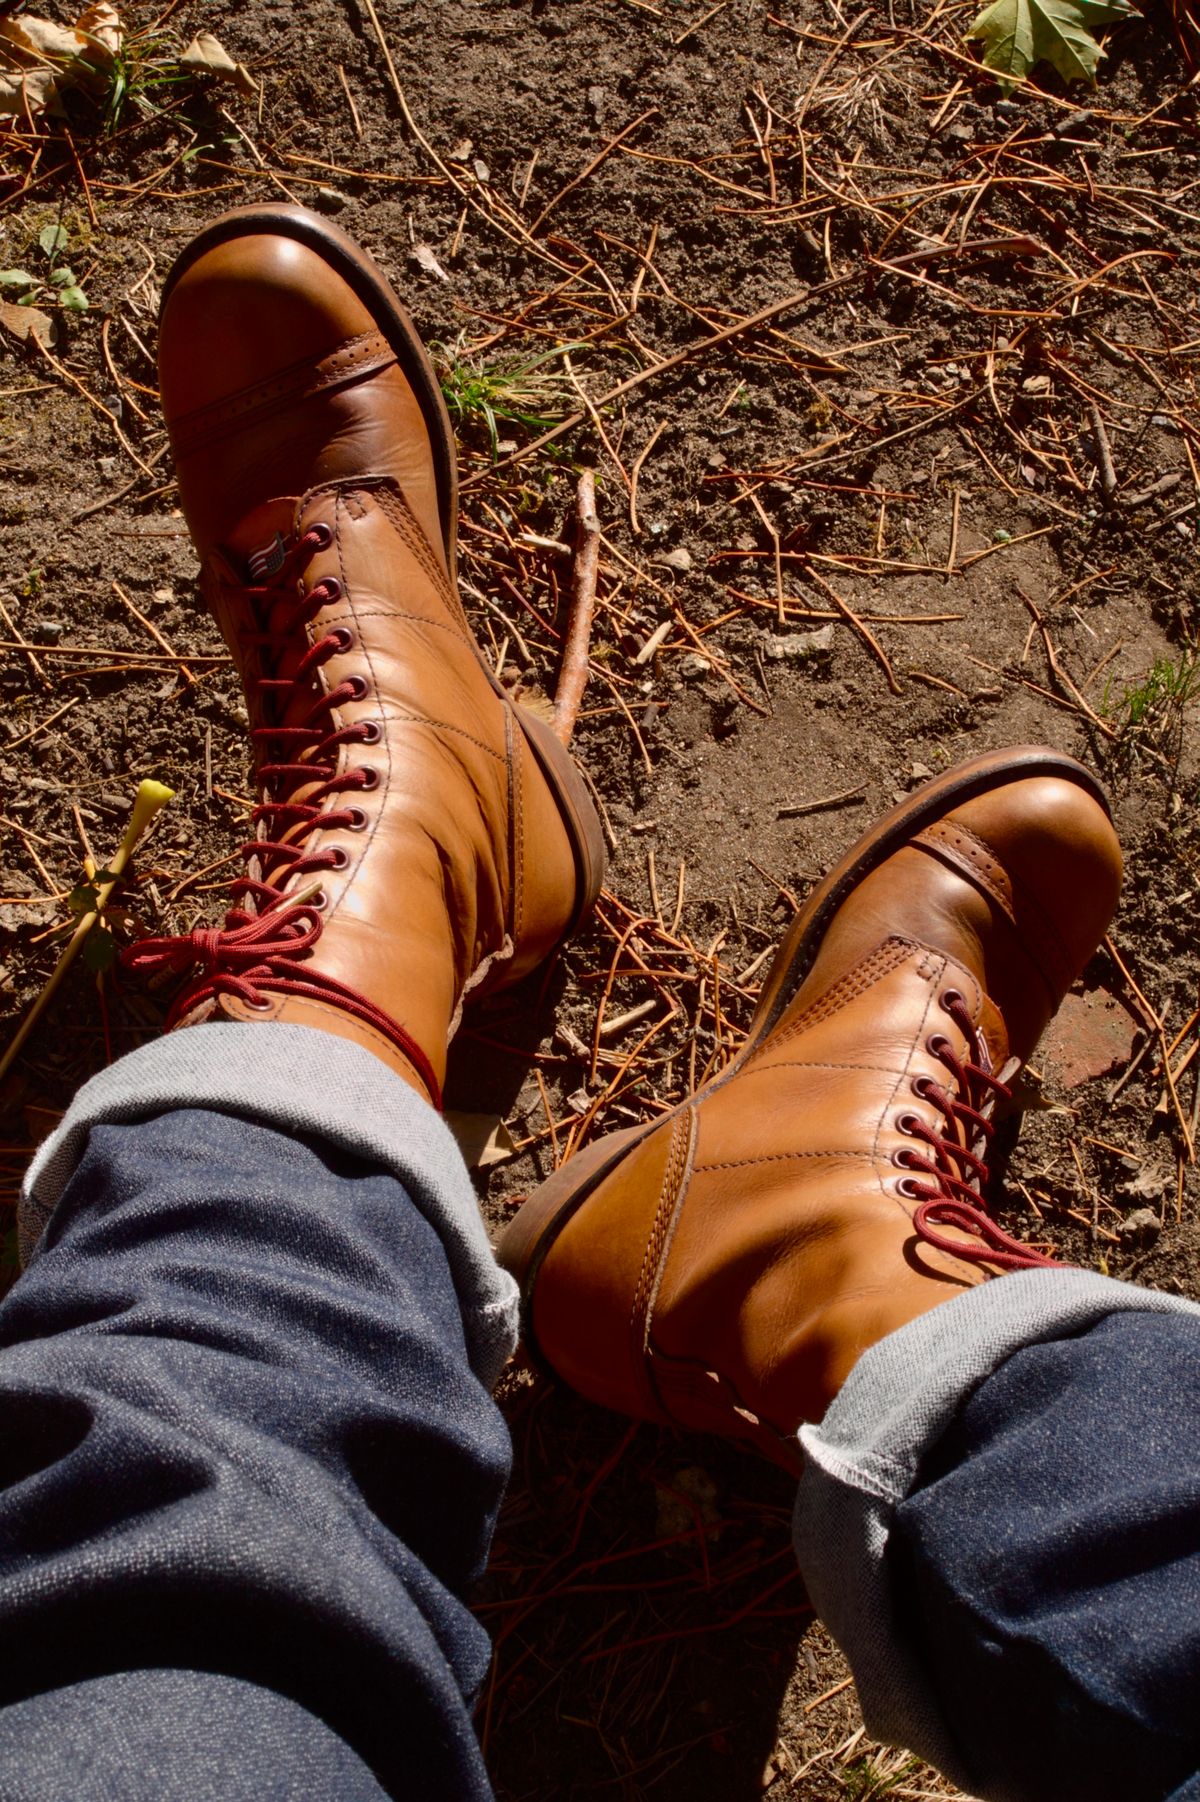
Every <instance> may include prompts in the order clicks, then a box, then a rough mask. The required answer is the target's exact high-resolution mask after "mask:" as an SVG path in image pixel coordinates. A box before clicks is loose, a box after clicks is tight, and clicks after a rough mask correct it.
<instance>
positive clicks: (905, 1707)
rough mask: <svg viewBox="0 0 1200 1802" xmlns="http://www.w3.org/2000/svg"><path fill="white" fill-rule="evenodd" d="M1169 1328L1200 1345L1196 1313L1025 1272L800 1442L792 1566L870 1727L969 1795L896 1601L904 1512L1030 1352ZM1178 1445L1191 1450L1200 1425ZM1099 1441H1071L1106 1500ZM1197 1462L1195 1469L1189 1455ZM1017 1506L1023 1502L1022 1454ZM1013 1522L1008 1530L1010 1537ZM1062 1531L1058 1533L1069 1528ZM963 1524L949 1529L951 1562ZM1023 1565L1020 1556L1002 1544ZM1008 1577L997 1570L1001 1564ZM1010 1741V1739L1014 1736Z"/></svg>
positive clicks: (1049, 1273)
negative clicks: (983, 1392)
mask: <svg viewBox="0 0 1200 1802" xmlns="http://www.w3.org/2000/svg"><path fill="white" fill-rule="evenodd" d="M1110 1316H1111V1317H1114V1318H1115V1317H1116V1316H1122V1317H1124V1316H1129V1317H1130V1318H1142V1317H1151V1318H1154V1319H1159V1318H1161V1319H1162V1320H1163V1321H1164V1322H1165V1323H1169V1324H1170V1325H1171V1326H1173V1327H1175V1328H1176V1329H1177V1331H1178V1332H1179V1334H1180V1335H1181V1336H1182V1338H1183V1339H1185V1340H1187V1341H1188V1342H1195V1341H1196V1340H1197V1338H1200V1307H1197V1305H1196V1303H1194V1302H1189V1301H1183V1300H1181V1299H1179V1298H1178V1297H1177V1296H1173V1295H1163V1294H1161V1293H1159V1292H1158V1291H1156V1290H1152V1289H1136V1288H1134V1287H1133V1286H1132V1285H1130V1284H1129V1283H1118V1282H1113V1281H1112V1280H1111V1279H1110V1278H1108V1277H1102V1276H1097V1275H1095V1274H1094V1273H1093V1272H1091V1271H1086V1270H1071V1269H1066V1268H1061V1269H1060V1268H1055V1269H1048V1270H1029V1271H1020V1272H1017V1273H1016V1274H1014V1275H1011V1276H1004V1277H1001V1278H999V1279H998V1280H996V1281H993V1282H988V1283H983V1284H981V1285H980V1286H979V1287H978V1288H974V1289H969V1290H967V1291H966V1292H964V1293H963V1294H961V1295H959V1296H956V1297H955V1299H954V1300H952V1301H947V1302H943V1303H941V1304H940V1305H939V1306H938V1307H935V1308H932V1309H931V1310H930V1312H929V1313H928V1314H924V1315H921V1316H920V1317H919V1318H918V1319H916V1320H913V1321H911V1322H910V1323H909V1324H908V1325H907V1326H905V1327H901V1328H900V1330H899V1331H898V1332H895V1333H890V1334H889V1335H888V1337H887V1338H886V1339H882V1340H880V1342H879V1343H878V1344H877V1345H874V1346H872V1347H871V1349H870V1350H869V1351H867V1352H865V1353H864V1354H863V1356H862V1357H861V1358H860V1359H859V1360H858V1362H857V1364H856V1365H855V1366H854V1368H853V1369H852V1371H851V1372H850V1375H849V1377H848V1378H847V1380H846V1382H845V1383H844V1384H843V1386H842V1389H841V1391H840V1393H839V1394H838V1396H837V1397H836V1399H835V1400H834V1402H833V1404H832V1406H831V1407H830V1408H829V1410H828V1412H827V1413H826V1415H825V1418H824V1420H822V1421H821V1423H820V1425H819V1426H810V1427H804V1428H803V1429H802V1430H801V1434H800V1440H801V1444H802V1446H803V1448H804V1454H805V1470H804V1475H803V1477H802V1479H801V1482H800V1489H799V1492H798V1495H797V1499H796V1515H795V1535H796V1553H797V1557H798V1558H799V1561H800V1568H801V1570H802V1572H803V1574H804V1578H805V1582H806V1583H807V1585H808V1590H809V1594H810V1596H811V1597H812V1600H813V1603H814V1605H815V1607H816V1609H817V1611H818V1613H819V1614H820V1615H821V1616H822V1618H823V1620H824V1621H825V1623H826V1625H827V1626H828V1627H829V1629H830V1631H831V1633H832V1634H833V1636H834V1638H835V1639H836V1640H837V1642H838V1644H839V1645H840V1646H841V1648H842V1650H843V1651H844V1652H845V1654H846V1657H847V1658H848V1660H849V1662H850V1667H851V1669H852V1670H853V1672H854V1676H855V1680H856V1683H857V1685H858V1692H859V1699H860V1701H861V1703H862V1710H863V1718H864V1719H865V1721H866V1723H867V1726H868V1728H869V1730H870V1731H871V1732H872V1733H873V1734H874V1735H875V1737H876V1738H877V1739H882V1740H886V1741H887V1742H888V1743H889V1744H893V1745H904V1746H909V1747H911V1748H912V1750H914V1751H916V1752H919V1753H921V1755H922V1757H924V1758H927V1759H928V1760H929V1761H930V1763H931V1764H936V1765H937V1766H938V1768H939V1769H940V1770H943V1771H945V1772H946V1774H947V1775H948V1776H949V1777H951V1778H952V1779H953V1780H954V1781H955V1782H956V1783H958V1784H960V1785H961V1786H962V1787H963V1788H964V1789H968V1790H971V1791H972V1793H973V1794H976V1795H980V1796H985V1797H990V1796H992V1795H993V1794H994V1793H995V1794H998V1793H1000V1792H998V1791H993V1790H992V1789H991V1788H990V1787H989V1782H990V1777H989V1774H987V1773H982V1772H981V1770H980V1767H979V1765H978V1763H977V1762H972V1761H971V1760H970V1758H969V1757H966V1756H964V1747H963V1745H962V1744H961V1740H960V1736H958V1735H957V1734H956V1732H955V1723H954V1721H953V1720H952V1719H951V1718H949V1717H948V1716H947V1712H946V1708H945V1706H944V1703H943V1699H942V1698H941V1696H940V1695H939V1693H938V1691H937V1687H936V1685H935V1684H934V1683H933V1682H932V1681H931V1679H930V1673H929V1670H928V1668H927V1665H926V1663H925V1660H924V1658H923V1657H922V1655H921V1648H920V1646H919V1644H918V1641H917V1637H916V1633H915V1630H914V1611H913V1607H912V1597H911V1595H908V1594H906V1595H905V1596H903V1597H901V1596H900V1595H898V1593H897V1592H896V1589H895V1586H894V1584H893V1582H892V1573H891V1556H890V1554H891V1547H892V1538H893V1534H894V1530H895V1522H896V1512H897V1509H898V1508H899V1507H900V1506H901V1505H902V1503H903V1502H904V1499H905V1497H906V1496H908V1495H910V1494H911V1492H912V1491H913V1490H914V1488H915V1487H916V1486H917V1484H918V1482H919V1480H920V1471H921V1468H922V1465H923V1462H924V1460H925V1459H926V1457H927V1456H928V1454H929V1452H930V1449H931V1448H932V1447H934V1446H935V1445H937V1444H938V1443H939V1442H940V1441H941V1440H942V1439H943V1437H944V1435H945V1434H946V1433H947V1432H948V1431H950V1430H951V1428H952V1427H953V1423H954V1421H955V1420H956V1419H957V1418H958V1417H959V1416H960V1414H961V1412H962V1410H963V1409H964V1407H965V1406H966V1405H967V1403H968V1402H969V1399H970V1397H971V1396H973V1395H974V1394H975V1393H976V1392H977V1391H979V1390H980V1387H981V1385H984V1386H988V1385H990V1380H991V1379H992V1377H993V1373H995V1372H997V1371H998V1370H1000V1369H1001V1367H1002V1366H1004V1365H1005V1363H1006V1362H1007V1360H1009V1359H1010V1358H1011V1357H1012V1356H1013V1354H1014V1353H1017V1352H1020V1351H1021V1350H1022V1348H1023V1347H1033V1346H1036V1345H1038V1344H1040V1343H1050V1342H1059V1341H1069V1340H1071V1339H1073V1338H1074V1337H1075V1336H1077V1335H1078V1334H1080V1333H1083V1332H1086V1331H1087V1330H1088V1329H1089V1328H1090V1327H1092V1326H1093V1325H1095V1324H1096V1323H1098V1322H1100V1321H1102V1320H1105V1319H1106V1318H1108V1317H1110ZM1124 1377H1125V1372H1124V1366H1123V1363H1122V1361H1121V1360H1120V1359H1114V1360H1112V1361H1110V1363H1109V1365H1108V1366H1107V1367H1105V1368H1104V1369H1103V1371H1102V1372H1100V1373H1099V1374H1098V1378H1097V1380H1098V1381H1099V1382H1100V1383H1101V1385H1102V1387H1101V1394H1102V1396H1103V1397H1104V1405H1105V1406H1106V1407H1109V1408H1111V1409H1112V1410H1114V1412H1117V1411H1119V1410H1120V1408H1121V1406H1122V1401H1121V1398H1122V1394H1123V1384H1124ZM1190 1419H1191V1422H1192V1425H1191V1426H1190V1427H1189V1426H1188V1425H1187V1424H1186V1417H1185V1424H1184V1426H1183V1427H1182V1428H1181V1435H1182V1439H1181V1443H1182V1444H1183V1445H1185V1446H1190V1445H1191V1443H1192V1442H1194V1439H1195V1424H1194V1423H1195V1420H1196V1416H1195V1414H1194V1413H1193V1414H1192V1415H1191V1417H1190ZM1103 1445H1104V1442H1103V1439H1100V1440H1097V1441H1095V1442H1089V1441H1088V1440H1087V1439H1086V1437H1083V1438H1080V1439H1078V1440H1076V1442H1075V1443H1074V1444H1073V1445H1072V1446H1071V1450H1070V1456H1071V1457H1072V1458H1073V1459H1074V1460H1075V1461H1076V1464H1075V1473H1076V1477H1077V1480H1078V1482H1079V1483H1080V1484H1082V1485H1083V1486H1084V1487H1085V1488H1087V1487H1088V1486H1091V1487H1092V1488H1093V1489H1094V1490H1095V1491H1096V1492H1097V1493H1098V1494H1099V1495H1101V1496H1103V1494H1104V1493H1105V1490H1106V1486H1107V1485H1108V1483H1109V1481H1110V1477H1111V1474H1112V1473H1111V1467H1110V1465H1109V1463H1108V1461H1107V1460H1106V1459H1105V1457H1104V1455H1103ZM1188 1455H1189V1456H1193V1455H1194V1454H1192V1453H1190V1452H1189V1454H1188ZM1013 1461H1014V1466H1015V1470H1014V1472H1013V1473H1011V1485H1010V1494H1011V1495H1012V1496H1014V1497H1017V1496H1019V1494H1020V1488H1021V1463H1020V1449H1019V1446H1018V1445H1017V1444H1016V1442H1015V1441H1014V1453H1013ZM1019 1521H1020V1516H1019V1515H1016V1516H1014V1525H1015V1524H1016V1523H1018V1522H1019ZM1064 1524H1065V1523H1064ZM959 1530H961V1531H962V1532H964V1533H967V1534H968V1535H969V1534H970V1530H971V1523H970V1521H969V1519H966V1518H963V1519H962V1520H961V1521H959V1522H957V1523H955V1524H954V1526H953V1528H952V1529H951V1527H950V1525H949V1523H947V1537H946V1554H947V1556H948V1557H949V1556H950V1555H951V1554H952V1551H953V1547H952V1544H951V1540H952V1539H953V1537H954V1535H955V1534H957V1532H958V1531H959ZM1004 1543H1005V1547H1006V1555H1007V1556H1008V1557H1011V1558H1019V1557H1020V1556H1021V1551H1020V1547H1019V1545H1013V1544H1010V1543H1009V1542H1008V1541H1007V1540H1006V1541H1005V1542H1004ZM995 1568H996V1572H997V1575H999V1573H1000V1571H1001V1565H1000V1563H999V1562H997V1565H996V1567H995ZM1014 1731H1015V1727H1014Z"/></svg>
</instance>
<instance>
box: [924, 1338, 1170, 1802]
mask: <svg viewBox="0 0 1200 1802" xmlns="http://www.w3.org/2000/svg"><path fill="white" fill-rule="evenodd" d="M1198 1423H1200V1323H1197V1321H1196V1320H1195V1319H1194V1318H1193V1317H1191V1316H1189V1315H1180V1314H1176V1315H1165V1314H1147V1313H1135V1312H1126V1313H1119V1314H1112V1315H1109V1316H1108V1317H1107V1319H1104V1320H1101V1321H1099V1322H1097V1323H1096V1324H1095V1325H1094V1326H1092V1327H1090V1328H1088V1329H1087V1330H1086V1331H1084V1332H1081V1333H1079V1334H1078V1335H1076V1336H1074V1337H1072V1338H1069V1339H1061V1340H1057V1341H1053V1342H1050V1343H1047V1344H1041V1345H1030V1346H1026V1347H1025V1348H1024V1349H1023V1350H1021V1351H1018V1352H1015V1353H1014V1354H1013V1356H1012V1357H1011V1358H1009V1359H1008V1360H1007V1362H1006V1363H1004V1364H1003V1365H1002V1366H1001V1368H1000V1369H999V1370H998V1371H996V1372H995V1373H994V1375H992V1376H991V1377H989V1378H988V1380H987V1381H986V1382H985V1383H984V1384H983V1385H982V1386H981V1387H980V1388H979V1389H977V1390H976V1392H975V1393H974V1395H972V1396H971V1397H970V1398H969V1399H968V1400H967V1402H966V1404H965V1405H964V1407H963V1408H962V1409H961V1410H960V1412H959V1414H958V1416H957V1418H956V1419H955V1421H954V1423H953V1425H952V1426H951V1427H950V1429H949V1431H948V1432H946V1433H945V1434H944V1435H943V1436H942V1438H941V1440H940V1442H939V1443H938V1444H937V1446H936V1447H934V1448H933V1449H932V1450H931V1451H930V1452H929V1453H928V1454H927V1455H926V1458H925V1459H924V1460H923V1462H922V1467H921V1471H920V1475H919V1478H918V1482H917V1486H916V1488H915V1489H914V1490H913V1491H912V1493H911V1494H910V1495H909V1496H908V1497H906V1499H905V1500H904V1501H902V1502H901V1503H900V1505H899V1507H898V1508H897V1510H896V1516H895V1522H894V1525H893V1531H892V1541H891V1546H890V1549H889V1554H888V1563H889V1567H890V1570H891V1575H892V1581H893V1585H894V1587H895V1591H896V1594H897V1597H898V1606H899V1609H900V1611H901V1612H902V1613H903V1614H905V1615H906V1616H907V1618H908V1619H909V1621H910V1622H911V1623H912V1631H913V1635H914V1639H915V1642H916V1644H917V1646H918V1648H919V1653H920V1656H921V1657H922V1659H923V1661H924V1663H925V1665H926V1668H927V1670H928V1672H929V1675H930V1680H931V1682H932V1684H933V1687H934V1689H935V1690H936V1693H937V1696H938V1700H939V1703H940V1706H941V1709H942V1712H943V1715H944V1717H945V1719H946V1720H947V1721H948V1722H949V1723H950V1728H951V1732H952V1734H953V1737H954V1740H955V1742H956V1744H957V1747H958V1751H959V1756H960V1758H961V1760H962V1763H963V1765H964V1767H965V1768H966V1769H967V1770H968V1771H969V1772H970V1773H971V1779H970V1781H969V1782H968V1786H967V1787H968V1788H971V1789H973V1790H974V1791H975V1792H976V1793H978V1794H981V1795H984V1796H986V1797H988V1798H995V1802H1160V1798H1162V1797H1164V1796H1166V1795H1168V1794H1169V1793H1170V1792H1171V1791H1172V1790H1176V1792H1177V1793H1178V1790H1177V1786H1180V1785H1183V1786H1184V1787H1183V1791H1182V1793H1183V1795H1187V1794H1189V1792H1190V1793H1191V1794H1192V1795H1195V1794H1196V1789H1197V1782H1198V1773H1200V1446H1198V1445H1197V1425H1198Z"/></svg>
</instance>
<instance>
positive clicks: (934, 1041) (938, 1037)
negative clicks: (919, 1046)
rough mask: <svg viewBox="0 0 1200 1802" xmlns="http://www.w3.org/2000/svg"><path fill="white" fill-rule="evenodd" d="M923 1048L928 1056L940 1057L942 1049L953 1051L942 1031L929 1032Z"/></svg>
mask: <svg viewBox="0 0 1200 1802" xmlns="http://www.w3.org/2000/svg"><path fill="white" fill-rule="evenodd" d="M925 1049H926V1051H927V1052H928V1053H929V1055H930V1057H941V1055H942V1053H943V1051H953V1050H954V1047H953V1045H952V1044H951V1043H950V1041H949V1039H948V1038H947V1037H946V1035H945V1033H944V1032H931V1033H930V1035H929V1037H928V1038H927V1039H926V1041H925Z"/></svg>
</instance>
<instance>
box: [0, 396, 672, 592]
mask: <svg viewBox="0 0 1200 1802" xmlns="http://www.w3.org/2000/svg"><path fill="white" fill-rule="evenodd" d="M666 429H667V422H666V420H665V419H660V420H659V422H658V424H657V425H656V426H655V428H654V430H653V431H652V432H651V434H650V436H649V437H648V438H647V440H646V442H645V444H644V445H643V446H642V448H641V450H640V451H639V452H638V454H637V457H636V458H635V460H634V464H633V467H632V469H631V470H630V471H629V525H630V529H631V531H632V532H633V535H634V537H635V538H638V537H640V536H641V531H642V527H641V522H640V521H639V519H638V511H637V488H638V477H639V476H640V475H641V473H642V464H643V463H644V462H645V461H646V458H647V457H648V456H649V455H650V452H651V451H652V450H653V449H654V447H655V445H656V444H657V443H658V441H659V439H660V438H661V437H662V435H663V433H664V432H665V431H666ZM6 617H7V616H6Z"/></svg>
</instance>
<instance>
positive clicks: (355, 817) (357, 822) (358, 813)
mask: <svg viewBox="0 0 1200 1802" xmlns="http://www.w3.org/2000/svg"><path fill="white" fill-rule="evenodd" d="M349 814H350V818H349V820H348V821H347V823H346V830H347V832H365V831H366V829H367V816H366V814H365V813H364V812H363V810H362V808H361V807H351V808H350V809H349Z"/></svg>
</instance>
